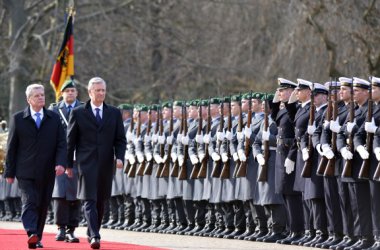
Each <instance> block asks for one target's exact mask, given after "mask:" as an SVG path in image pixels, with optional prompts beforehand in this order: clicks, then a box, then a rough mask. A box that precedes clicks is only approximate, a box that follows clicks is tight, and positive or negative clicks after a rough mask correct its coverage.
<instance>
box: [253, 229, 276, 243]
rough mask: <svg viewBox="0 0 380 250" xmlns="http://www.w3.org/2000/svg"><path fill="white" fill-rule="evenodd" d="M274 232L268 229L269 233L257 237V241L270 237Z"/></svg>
mask: <svg viewBox="0 0 380 250" xmlns="http://www.w3.org/2000/svg"><path fill="white" fill-rule="evenodd" d="M271 234H272V232H270V231H268V233H267V234H266V235H264V236H261V237H258V238H256V241H258V242H263V241H264V239H265V238H267V237H269V236H270V235H271Z"/></svg>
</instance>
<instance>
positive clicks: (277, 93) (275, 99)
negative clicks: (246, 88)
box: [272, 90, 280, 103]
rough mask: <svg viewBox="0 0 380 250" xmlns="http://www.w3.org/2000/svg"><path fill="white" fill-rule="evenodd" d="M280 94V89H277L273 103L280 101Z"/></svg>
mask: <svg viewBox="0 0 380 250" xmlns="http://www.w3.org/2000/svg"><path fill="white" fill-rule="evenodd" d="M279 94H280V91H278V90H276V93H274V97H273V101H272V102H273V103H277V102H280V97H279Z"/></svg>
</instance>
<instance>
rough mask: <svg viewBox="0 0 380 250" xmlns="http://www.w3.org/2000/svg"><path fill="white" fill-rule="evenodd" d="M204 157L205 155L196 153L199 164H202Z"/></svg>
mask: <svg viewBox="0 0 380 250" xmlns="http://www.w3.org/2000/svg"><path fill="white" fill-rule="evenodd" d="M205 156H206V155H205V154H204V153H198V158H199V162H202V161H203V159H204V158H205Z"/></svg>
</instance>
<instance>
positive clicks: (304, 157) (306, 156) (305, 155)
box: [302, 148, 309, 161]
mask: <svg viewBox="0 0 380 250" xmlns="http://www.w3.org/2000/svg"><path fill="white" fill-rule="evenodd" d="M302 160H304V161H307V160H309V151H308V150H307V148H303V149H302Z"/></svg>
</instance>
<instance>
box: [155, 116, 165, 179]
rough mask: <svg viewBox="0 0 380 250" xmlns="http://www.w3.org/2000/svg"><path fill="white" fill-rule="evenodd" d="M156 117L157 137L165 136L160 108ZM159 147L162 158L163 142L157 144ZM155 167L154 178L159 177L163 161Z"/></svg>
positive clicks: (163, 153)
mask: <svg viewBox="0 0 380 250" xmlns="http://www.w3.org/2000/svg"><path fill="white" fill-rule="evenodd" d="M158 117H159V132H158V137H162V136H165V134H164V118H163V117H162V110H161V109H159V110H158ZM159 147H160V157H161V159H162V158H163V157H164V155H165V144H159ZM157 167H158V169H157V172H156V178H160V176H161V172H162V170H163V169H164V163H163V162H160V163H159V164H158V166H157Z"/></svg>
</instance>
